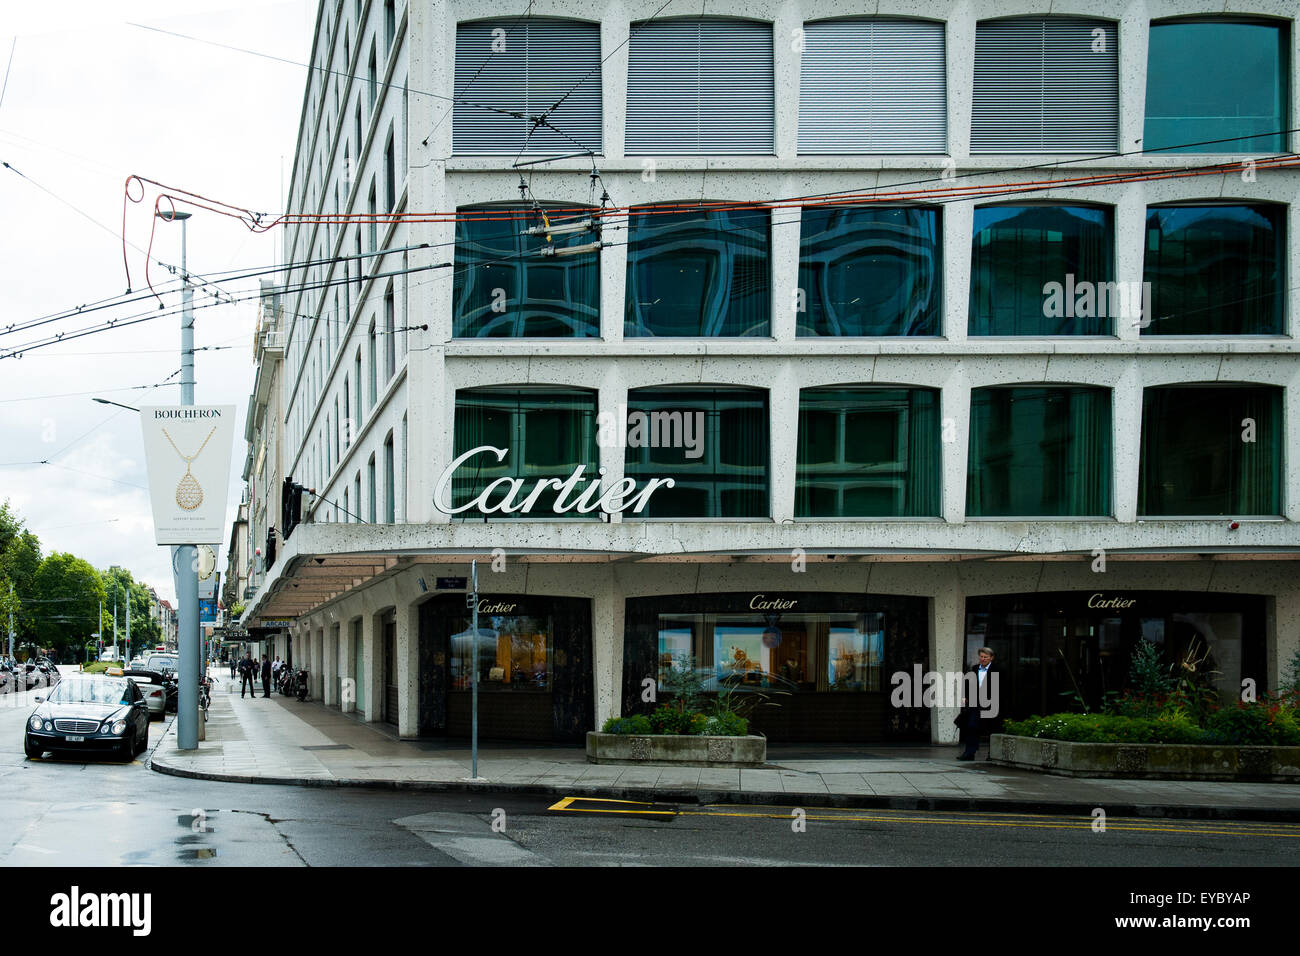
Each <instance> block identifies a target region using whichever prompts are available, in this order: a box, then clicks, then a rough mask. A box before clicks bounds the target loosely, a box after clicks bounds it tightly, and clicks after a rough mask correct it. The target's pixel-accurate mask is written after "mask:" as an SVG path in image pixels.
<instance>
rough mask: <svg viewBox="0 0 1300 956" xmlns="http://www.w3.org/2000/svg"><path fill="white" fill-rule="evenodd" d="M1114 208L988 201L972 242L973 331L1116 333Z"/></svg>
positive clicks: (978, 213) (981, 210)
mask: <svg viewBox="0 0 1300 956" xmlns="http://www.w3.org/2000/svg"><path fill="white" fill-rule="evenodd" d="M1111 234H1112V233H1111V217H1110V211H1109V210H1105V209H1096V208H1093V207H1091V206H984V207H981V208H978V209H976V210H975V237H974V240H973V242H972V244H971V268H970V282H971V288H970V334H971V335H1110V334H1112V333H1113V331H1114V319H1115V317H1116V313H1117V312H1122V311H1124V309H1123V308H1122V304H1121V303H1120V302H1119V301H1118V298H1117V296H1116V294H1115V290H1114V288H1113V283H1112V282H1111V278H1112V275H1113V271H1112V269H1113V259H1114V257H1113V255H1112V252H1111Z"/></svg>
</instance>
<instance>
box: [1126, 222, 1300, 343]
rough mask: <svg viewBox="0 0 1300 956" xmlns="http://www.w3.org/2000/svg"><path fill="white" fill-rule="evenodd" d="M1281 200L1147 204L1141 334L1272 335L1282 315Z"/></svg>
mask: <svg viewBox="0 0 1300 956" xmlns="http://www.w3.org/2000/svg"><path fill="white" fill-rule="evenodd" d="M1285 213H1286V210H1285V207H1283V206H1269V205H1262V204H1261V205H1252V206H1228V205H1208V206H1156V207H1153V208H1151V209H1149V210H1147V228H1146V266H1145V271H1144V273H1143V278H1144V279H1145V281H1147V282H1149V283H1151V302H1152V307H1153V308H1152V317H1151V321H1150V323H1149V324H1147V325H1146V326H1145V327H1144V328H1143V330H1142V333H1143V334H1144V335H1280V334H1281V333H1282V328H1283V317H1284V316H1285V314H1286V311H1285V302H1286V298H1285V296H1286V288H1285V283H1284V281H1283V273H1284V268H1283V264H1284V263H1285V261H1286V240H1285V235H1286V234H1285V227H1284V221H1285Z"/></svg>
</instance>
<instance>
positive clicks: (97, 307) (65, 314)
mask: <svg viewBox="0 0 1300 956" xmlns="http://www.w3.org/2000/svg"><path fill="white" fill-rule="evenodd" d="M450 244H451V243H447V245H450ZM428 247H429V243H417V244H415V245H409V246H394V247H392V248H389V249H380V250H376V251H374V252H366V253H362V254H360V255H347V256H330V257H327V258H323V259H314V260H310V261H308V262H304V263H300V264H297V265H294V266H291V267H287V269H288V271H292V270H294V269H307V268H313V267H315V266H318V265H328V264H330V263H335V262H345V261H353V260H356V259H369V258H372V257H374V256H384V255H391V254H394V253H399V252H409V251H411V250H414V249H423V248H428ZM245 268H247V267H245ZM227 271H228V272H233V273H236V274H233V275H227V276H226V277H225V278H222V279H213V280H211V281H213V282H236V281H240V280H243V279H251V278H257V277H258V276H264V275H271V274H274V273H278V272H284V271H286V266H284V265H278V266H273V267H271V268H268V269H257V270H255V271H252V272H240V271H239V270H227ZM210 275H214V276H215V275H224V273H220V272H216V273H210ZM174 281H176V282H181V281H182V280H180V279H177V280H174ZM167 291H179V290H167ZM223 291H225V290H223ZM226 294H231V293H229V292H227V293H226ZM114 298H118V299H120V301H115V302H114V301H109V300H103V299H101V300H99V301H100V303H107V304H94V303H92V304H89V305H86V306H77V307H76V308H72V309H65V310H63V311H62V312H58V313H50V314H49V315H45V316H40V317H39V318H36V319H31V320H29V321H26V322H23V323H19V324H11V325H8V326H5V327H4V328H0V336H3V335H10V334H12V333H13V332H21V331H23V330H24V329H29V328H35V327H37V326H40V325H46V324H48V323H50V322H58V321H62V320H64V319H71V318H76V317H77V316H80V315H86V314H87V313H90V312H98V311H101V310H102V309H108V308H116V307H117V306H121V305H129V304H131V303H133V302H140V301H143V300H145V299H152V298H154V296H153V295H152V294H150V293H147V292H144V293H140V294H139V295H136V296H133V297H131V298H125V299H123V298H121V297H114ZM231 304H233V303H231Z"/></svg>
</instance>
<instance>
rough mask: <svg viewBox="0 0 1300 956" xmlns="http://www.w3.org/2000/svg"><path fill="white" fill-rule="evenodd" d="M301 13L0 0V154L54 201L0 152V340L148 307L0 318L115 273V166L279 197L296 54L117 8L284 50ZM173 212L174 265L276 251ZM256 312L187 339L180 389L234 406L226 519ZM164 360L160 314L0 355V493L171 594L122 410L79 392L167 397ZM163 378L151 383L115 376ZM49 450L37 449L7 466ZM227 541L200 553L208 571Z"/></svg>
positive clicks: (306, 33) (245, 259)
mask: <svg viewBox="0 0 1300 956" xmlns="http://www.w3.org/2000/svg"><path fill="white" fill-rule="evenodd" d="M19 8H21V9H19ZM178 11H183V13H178ZM315 15H316V3H315V2H314V0H311V2H307V0H295V2H289V3H274V2H264V0H184V2H176V0H167V2H144V0H141V2H114V0H107V2H105V0H94V2H88V0H87V2H82V0H74V2H67V0H61V2H60V3H58V4H21V5H20V4H16V3H6V4H5V5H4V8H3V12H0V70H3V69H4V67H5V65H6V64H7V63H9V59H10V50H11V49H12V50H13V59H12V66H11V67H10V69H9V78H8V84H7V88H6V90H5V93H4V97H3V100H2V101H0V161H3V162H5V163H8V164H10V165H11V166H13V167H14V168H15V169H17V170H19V171H20V172H21V173H23V174H24V175H25V176H26V177H28V178H29V179H30V180H33V181H34V182H35V183H37V184H39V186H40V187H44V189H45V190H48V191H49V192H50V193H53V194H55V195H57V196H58V197H59V198H58V199H55V198H53V197H52V196H51V195H49V194H47V193H46V192H43V191H42V190H41V189H40V188H38V187H37V186H36V185H33V183H32V182H29V181H26V180H24V179H23V178H21V177H20V176H18V175H16V174H15V173H14V172H13V171H11V170H9V169H5V168H3V167H0V221H2V222H3V229H0V263H2V265H0V347H6V348H7V347H12V346H13V345H17V344H19V343H20V342H23V341H28V340H30V339H32V338H35V337H37V333H40V332H43V331H46V330H49V329H66V330H69V331H70V330H72V329H75V328H80V327H83V326H85V325H89V324H92V323H93V322H94V321H95V320H97V319H100V318H107V317H111V316H114V315H118V316H126V315H128V314H138V313H140V312H142V311H144V310H145V308H147V307H148V306H149V303H136V304H134V305H131V306H128V307H124V308H120V309H115V310H111V311H104V312H98V313H95V314H94V315H86V316H82V317H79V318H76V319H70V320H67V321H61V322H58V323H54V324H52V325H49V326H45V327H44V328H42V329H33V330H28V331H26V332H17V331H15V332H10V333H8V334H4V333H5V327H6V326H9V325H11V324H14V323H20V322H24V321H27V320H30V319H33V318H37V317H40V316H44V315H47V314H50V313H54V312H58V311H60V310H63V309H67V308H70V307H75V306H78V305H81V304H84V303H90V302H94V301H97V300H100V299H104V298H106V297H109V296H115V295H120V294H121V293H123V292H124V291H125V290H126V276H125V273H124V271H123V263H122V239H121V228H122V193H123V182H124V180H125V179H126V177H127V176H128V175H129V174H132V173H136V174H139V175H142V176H147V177H149V178H151V179H156V180H159V181H160V182H164V183H168V184H170V185H176V186H180V187H183V188H186V189H189V190H192V191H194V192H196V193H200V194H203V195H205V196H211V197H213V198H217V199H222V200H225V201H228V202H232V203H235V204H237V205H240V206H245V207H248V208H251V209H255V210H258V211H266V212H275V211H278V210H279V209H280V208H281V192H282V190H283V189H287V187H288V183H287V181H285V182H282V179H283V178H284V177H285V176H286V175H287V170H288V169H289V168H290V166H291V160H292V154H293V148H294V142H295V138H296V136H297V131H298V120H299V117H300V112H301V107H302V97H303V89H304V85H305V80H306V75H307V71H306V68H305V67H303V66H297V65H289V64H285V63H279V62H275V61H272V60H270V59H266V58H262V57H257V56H252V55H250V54H248V53H241V52H235V51H231V50H226V49H221V48H218V47H216V46H212V45H208V44H204V43H198V42H195V41H193V40H186V39H179V38H176V37H173V36H166V35H163V34H161V33H157V32H151V31H148V30H144V29H140V28H139V27H137V26H131V25H129V24H131V23H137V24H145V25H147V26H152V27H156V28H158V29H161V30H168V31H174V32H177V33H184V34H189V35H191V36H194V37H201V38H203V39H205V40H209V41H214V42H217V43H223V44H229V45H231V46H236V47H241V48H246V49H250V50H255V51H258V52H260V53H265V54H270V55H272V56H276V57H282V58H284V59H287V60H291V61H293V62H294V63H295V64H302V63H304V62H305V61H306V60H307V58H308V56H309V53H310V48H311V28H312V25H313V22H314V20H315ZM15 38H16V43H15ZM60 200H62V202H60ZM152 201H153V196H152V195H150V196H148V197H147V199H146V203H144V204H141V205H138V206H131V207H130V210H129V212H128V219H127V239H128V240H129V241H131V242H134V243H136V244H138V245H139V246H141V247H145V246H146V245H147V243H148V239H149V224H150V222H149V221H150V217H151V210H152ZM65 203H66V204H65ZM70 207H76V209H77V210H80V212H77V211H74V210H73V209H72V208H70ZM82 213H84V215H82ZM86 217H89V218H90V219H94V220H96V221H98V222H99V223H102V224H103V225H104V226H105V227H107V228H101V227H100V226H97V225H95V224H94V223H92V222H90V221H89V220H88V219H87V218H86ZM188 229H189V267H190V269H191V271H192V272H196V273H200V274H203V273H214V272H221V271H225V270H232V269H240V268H245V269H250V270H251V269H254V268H258V267H269V266H271V265H272V264H274V263H275V262H277V261H278V258H277V257H278V253H279V249H280V241H281V236H280V233H279V231H278V230H272V231H271V232H269V233H266V234H261V235H255V234H253V233H251V232H249V231H248V230H247V229H246V228H245V227H244V226H243V225H241V224H239V223H238V222H235V221H234V220H230V219H224V218H222V217H219V216H216V215H214V214H212V213H207V212H201V211H199V212H196V214H195V216H194V218H193V219H191V220H190V222H189V226H188ZM127 254H128V257H129V261H130V265H131V284H132V288H133V290H143V289H144V288H145V282H144V255H143V253H141V252H139V251H137V250H135V249H132V248H130V247H129V246H128V248H127ZM154 258H155V259H162V260H164V261H169V262H176V263H179V261H180V227H179V226H178V225H173V226H170V227H168V226H164V225H162V224H160V226H159V230H158V233H157V238H156V240H155V246H154ZM151 275H152V278H153V280H154V283H155V285H157V284H159V283H161V282H165V281H166V280H168V279H169V278H170V276H168V275H167V274H165V273H163V272H162V270H159V269H157V268H155V269H153V270H152V273H151ZM256 284H257V280H256V279H253V280H244V281H242V282H237V283H228V284H227V285H226V288H227V289H229V290H230V291H231V292H234V293H238V292H240V291H248V290H251V289H254V288H256ZM203 300H204V297H203V296H202V294H200V295H198V296H196V302H201V301H203ZM164 301H165V302H166V304H167V305H168V306H169V307H174V306H177V305H179V301H180V300H179V294H178V293H176V292H169V293H165V294H164ZM255 321H256V309H255V303H252V302H249V303H244V304H239V305H233V306H222V307H220V308H208V309H202V310H200V311H198V312H196V314H195V344H196V345H197V346H199V347H203V346H235V347H234V348H225V349H221V350H215V351H199V352H197V353H196V355H195V377H196V382H197V385H196V389H195V397H196V401H197V402H198V403H199V404H204V405H207V404H233V405H235V406H236V408H237V416H238V417H237V421H238V422H239V425H238V427H237V428H236V436H235V444H234V449H233V453H232V455H231V482H230V492H229V502H228V522H227V524H228V523H229V520H233V517H234V512H235V507H236V505H237V503H238V501H239V496H240V493H241V490H242V484H241V482H240V480H239V474H240V472H241V470H242V466H243V461H244V452H245V447H246V446H245V444H244V440H243V421H244V414H245V412H246V410H247V403H248V394H249V392H250V391H251V389H252V381H253V363H252V360H253V356H252V330H253V327H254V324H255ZM179 368H180V320H179V318H178V317H171V318H160V319H157V320H154V321H150V322H145V323H142V324H139V325H136V326H134V327H131V328H123V329H120V330H114V331H110V332H105V333H101V334H97V335H93V336H89V337H86V338H83V339H80V340H76V341H70V342H66V343H62V344H59V345H56V346H53V347H50V348H45V349H41V350H37V351H32V352H29V353H28V354H26V355H25V356H24V357H23V358H21V359H4V360H0V464H4V467H0V500H3V499H6V498H7V499H9V501H10V502H11V504H12V505H13V506H14V507H15V509H16V510H17V511H18V512H19V514H21V515H22V516H23V517H24V518H25V519H26V521H27V525H28V527H29V528H31V529H32V530H33V531H35V532H36V533H37V534H38V535H39V536H40V539H41V545H42V547H43V549H44V552H45V553H46V554H48V553H50V552H51V551H71V552H73V553H74V554H76V555H78V556H80V557H82V558H85V559H86V560H88V561H89V562H90V563H91V564H93V565H95V566H96V567H98V568H106V567H108V566H109V565H112V564H118V565H122V566H123V567H126V568H129V569H130V570H131V571H132V572H133V573H134V574H135V576H136V578H137V580H143V581H145V582H147V583H148V584H150V585H152V586H153V587H155V588H156V589H157V590H158V592H159V594H160V595H161V596H163V597H166V598H168V599H169V600H171V601H172V602H173V604H175V593H174V588H173V584H172V575H171V569H170V562H169V560H168V552H167V549H166V548H160V547H158V546H157V545H155V544H154V538H153V518H152V512H151V510H150V506H149V498H148V492H147V490H146V489H145V485H146V483H147V478H146V475H145V470H144V451H143V444H142V440H141V433H140V424H139V418H138V416H137V415H135V414H134V413H132V412H128V411H123V410H121V409H117V408H114V407H111V406H105V405H99V404H95V403H93V402H92V401H91V396H92V395H98V396H102V397H104V398H109V399H113V400H115V401H119V402H122V403H124V404H126V405H133V406H138V405H141V404H160V405H165V404H179V402H180V389H179V386H178V385H176V384H175V383H176V382H177V381H178V380H179V375H174V376H173V375H172V373H173V372H177V371H178V370H179ZM168 376H172V377H171V378H170V380H169V382H170V384H168V385H167V386H166V387H164V388H155V389H150V390H147V391H144V390H139V389H134V390H131V389H130V387H131V386H140V385H151V384H153V383H157V382H161V381H163V380H164V379H168ZM66 393H77V394H66ZM83 435H84V437H81V436H83ZM74 439H79V440H77V441H76V442H75V444H71V445H70V443H72V442H73V441H74ZM69 445H70V447H69ZM65 448H66V450H63V449H65ZM56 452H61V453H60V454H58V455H57V457H55V458H53V459H51V460H52V462H53V464H51V465H34V466H14V465H12V464H9V463H13V462H34V461H40V460H44V459H50V456H51V455H54V454H55V453H56ZM227 537H228V534H227ZM225 550H226V549H225V547H224V545H223V547H222V548H221V549H220V553H219V555H218V565H217V566H218V568H219V569H221V570H222V572H223V575H224V570H225V563H226V555H225Z"/></svg>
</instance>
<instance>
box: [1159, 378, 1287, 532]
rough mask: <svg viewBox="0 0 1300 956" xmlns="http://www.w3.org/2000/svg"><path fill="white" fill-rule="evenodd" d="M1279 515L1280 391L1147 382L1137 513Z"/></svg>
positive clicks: (1280, 456) (1280, 489)
mask: <svg viewBox="0 0 1300 956" xmlns="http://www.w3.org/2000/svg"><path fill="white" fill-rule="evenodd" d="M1281 513H1282V389H1280V388H1270V387H1259V386H1256V387H1247V386H1241V385H1196V386H1181V385H1180V386H1167V387H1163V388H1148V389H1146V391H1145V392H1144V393H1143V395H1142V465H1141V476H1140V479H1139V484H1138V514H1140V515H1279V514H1281Z"/></svg>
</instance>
